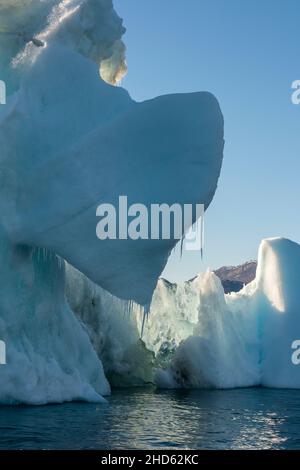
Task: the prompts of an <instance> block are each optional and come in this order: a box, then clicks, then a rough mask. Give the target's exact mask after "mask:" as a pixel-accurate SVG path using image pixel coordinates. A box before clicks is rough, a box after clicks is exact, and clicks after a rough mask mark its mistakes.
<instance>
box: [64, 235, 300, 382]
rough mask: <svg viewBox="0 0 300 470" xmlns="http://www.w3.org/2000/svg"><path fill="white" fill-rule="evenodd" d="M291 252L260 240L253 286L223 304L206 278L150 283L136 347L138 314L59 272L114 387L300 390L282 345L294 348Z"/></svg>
mask: <svg viewBox="0 0 300 470" xmlns="http://www.w3.org/2000/svg"><path fill="white" fill-rule="evenodd" d="M299 281H300V246H299V245H298V244H296V243H294V242H292V241H290V240H286V239H283V238H274V239H267V240H264V241H262V243H261V245H260V248H259V256H258V269H257V275H256V279H255V280H254V281H253V282H252V283H251V284H248V285H247V286H246V287H244V289H243V290H242V291H240V292H238V293H232V294H227V295H224V290H223V288H222V285H221V282H220V280H219V278H218V277H217V276H215V274H214V273H212V272H209V271H208V272H206V273H203V274H200V275H199V276H197V277H196V278H195V279H194V280H192V281H188V282H185V283H182V284H171V283H169V282H168V281H166V280H164V279H160V280H159V281H158V284H157V287H156V289H155V292H154V295H153V300H152V303H151V308H150V314H149V316H148V319H147V321H146V323H145V325H144V331H143V337H142V341H141V337H140V331H141V326H142V318H143V317H142V315H141V310H140V308H139V307H138V306H137V305H135V304H132V305H130V306H128V304H127V303H126V302H122V301H120V300H118V299H116V298H115V297H113V296H111V295H109V294H108V293H106V292H105V291H103V290H102V289H101V288H99V287H97V286H95V285H93V284H92V283H91V282H90V281H88V280H87V279H86V278H85V277H84V276H83V275H82V274H80V273H78V272H76V271H74V269H73V268H71V267H69V268H68V270H67V297H68V299H69V302H70V305H71V306H72V308H73V309H74V310H75V312H76V314H77V315H78V316H79V317H80V319H81V321H83V323H84V324H86V325H87V329H88V333H89V335H90V337H91V338H92V342H93V344H94V346H95V349H96V351H97V353H98V355H99V357H100V358H101V360H102V362H103V365H104V368H105V372H106V374H108V375H109V377H111V378H112V380H113V384H114V385H137V384H139V385H142V384H144V383H146V382H155V383H156V384H157V386H158V387H161V388H189V387H194V388H222V389H223V388H235V387H248V386H260V385H262V386H268V387H282V388H300V372H299V370H300V369H299V367H300V366H297V365H295V364H293V362H292V354H293V353H294V349H293V348H292V343H293V342H294V341H295V340H298V339H300V336H299V331H300V311H299V305H300V298H299V288H298V286H299Z"/></svg>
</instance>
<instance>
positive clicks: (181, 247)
mask: <svg viewBox="0 0 300 470" xmlns="http://www.w3.org/2000/svg"><path fill="white" fill-rule="evenodd" d="M184 240H185V237H184V234H183V235H182V237H181V242H180V258H182V251H183V242H184Z"/></svg>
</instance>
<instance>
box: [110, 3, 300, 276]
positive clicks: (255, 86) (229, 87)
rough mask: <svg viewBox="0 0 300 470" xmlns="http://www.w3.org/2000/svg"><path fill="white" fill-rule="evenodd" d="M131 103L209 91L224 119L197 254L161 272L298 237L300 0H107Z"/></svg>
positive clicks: (246, 254)
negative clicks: (123, 51)
mask: <svg viewBox="0 0 300 470" xmlns="http://www.w3.org/2000/svg"><path fill="white" fill-rule="evenodd" d="M114 5H115V8H116V10H117V12H118V14H119V16H121V17H122V18H123V19H124V24H125V26H126V28H127V32H126V34H125V36H124V41H125V43H126V46H127V62H128V75H127V77H126V78H125V79H124V81H123V83H122V86H124V87H125V88H127V89H128V91H129V92H130V94H131V96H132V97H133V98H134V99H136V100H138V101H141V100H144V99H149V98H152V97H154V96H157V95H161V94H166V93H175V92H191V91H204V90H205V91H210V92H212V93H214V95H215V96H216V97H217V98H218V100H219V103H220V105H221V109H222V111H223V115H224V119H225V140H226V143H225V154H224V163H223V168H222V174H221V178H220V180H219V186H218V189H217V192H216V195H215V198H214V201H213V202H212V204H211V206H210V207H209V209H208V210H207V213H206V216H205V250H204V259H203V261H201V259H200V254H198V253H195V252H188V253H185V254H184V256H183V259H182V260H180V259H179V255H178V254H177V255H176V254H175V255H174V256H172V257H171V258H170V260H169V263H168V266H167V268H166V270H165V272H164V276H166V277H167V278H168V279H170V280H184V279H188V278H191V277H192V276H194V275H195V274H197V273H198V272H200V271H203V270H205V269H206V268H207V267H211V268H217V267H219V266H221V265H235V264H240V263H241V262H244V261H246V260H249V259H253V258H256V257H257V249H258V246H259V242H260V240H261V239H262V238H265V237H270V236H284V237H288V238H291V239H293V240H294V241H297V242H300V216H299V200H300V184H299V181H300V132H299V131H300V105H298V106H296V105H293V104H292V102H291V94H292V90H291V84H292V82H293V81H294V80H297V79H298V80H300V2H299V0H285V1H283V0H251V1H250V0H248V1H247V0H243V1H242V0H240V1H238V0H185V1H183V0H114Z"/></svg>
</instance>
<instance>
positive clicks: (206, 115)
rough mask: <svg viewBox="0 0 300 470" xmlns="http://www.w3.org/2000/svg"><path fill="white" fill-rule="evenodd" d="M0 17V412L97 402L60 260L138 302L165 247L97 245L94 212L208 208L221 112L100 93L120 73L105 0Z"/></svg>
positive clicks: (14, 10) (118, 38) (21, 6)
mask: <svg viewBox="0 0 300 470" xmlns="http://www.w3.org/2000/svg"><path fill="white" fill-rule="evenodd" d="M0 18H1V19H0V79H2V80H5V81H6V84H7V92H8V96H7V104H6V105H5V106H1V107H0V149H1V153H0V217H1V220H0V222H1V231H0V258H1V266H0V338H1V340H4V341H5V342H6V346H7V365H5V366H1V367H0V384H1V386H0V403H20V402H21V403H48V402H57V401H65V400H72V399H82V400H101V396H102V395H105V394H107V393H109V386H108V383H107V381H106V379H105V377H104V374H103V369H102V365H101V362H100V360H99V359H98V357H97V355H96V354H95V349H94V347H93V346H92V344H91V342H90V340H89V338H88V335H87V331H86V330H85V329H84V328H83V327H82V325H81V324H80V322H79V321H78V320H77V319H76V317H75V316H74V315H73V314H72V311H71V310H70V308H69V306H68V305H67V303H66V301H65V297H64V288H65V287H64V261H62V260H67V261H68V262H69V263H70V265H72V266H74V267H75V268H77V269H78V270H79V271H81V272H82V273H83V274H84V275H86V276H87V277H88V278H89V279H91V280H92V281H94V282H95V283H96V284H97V285H99V286H101V287H102V288H105V289H106V290H108V291H109V292H111V293H112V294H114V295H116V296H118V297H120V298H123V299H129V300H130V299H131V300H134V301H136V302H138V303H139V304H141V305H145V304H149V302H150V300H151V298H152V294H153V291H154V289H155V286H156V282H157V279H158V277H159V275H160V273H161V272H162V270H163V268H164V266H165V264H166V262H167V259H168V256H169V254H170V251H171V250H172V248H173V246H174V244H175V240H137V241H132V240H105V241H99V239H98V238H97V237H96V223H97V219H96V207H97V206H98V205H99V204H101V203H102V202H104V203H112V204H116V202H117V199H118V196H119V195H122V194H125V195H127V196H128V200H129V201H130V203H136V202H138V203H143V204H145V205H146V206H149V205H150V204H151V203H161V202H164V203H167V204H172V203H174V202H176V203H180V204H185V203H203V204H205V206H206V207H208V205H209V203H210V202H211V200H212V198H213V195H214V192H215V190H216V186H217V181H218V177H219V173H220V169H221V164H222V155H223V118H222V114H221V111H220V108H219V105H218V102H217V100H216V99H215V98H214V97H213V96H212V95H211V94H209V93H193V94H179V95H170V96H162V97H158V98H155V99H152V100H149V101H146V102H142V103H136V102H135V101H133V100H132V99H131V98H130V96H129V94H128V93H127V92H126V91H125V90H124V89H122V88H120V87H113V86H112V85H111V84H115V83H116V82H117V81H118V80H119V79H120V78H121V77H122V75H123V74H124V72H125V70H126V63H125V55H124V52H125V48H124V45H123V43H122V35H123V33H124V27H123V25H122V21H121V20H120V18H119V17H118V16H117V14H116V12H115V11H114V9H113V5H112V2H111V0H62V1H58V0H8V1H1V0H0ZM107 82H109V83H111V84H109V83H107ZM74 288H75V290H76V287H74ZM112 318H113V317H112ZM140 346H141V348H142V349H143V348H144V347H143V345H140ZM112 349H113V348H111V351H112ZM144 352H145V351H144V349H143V353H144ZM109 354H110V353H109ZM114 354H117V353H116V352H115V353H114ZM145 354H146V355H147V356H149V353H147V351H146V352H145ZM150 355H151V357H152V354H150ZM103 360H104V359H103ZM121 362H122V361H121ZM122 367H123V363H121V365H120V370H121V369H122ZM118 373H120V371H119V372H118ZM112 374H115V371H112Z"/></svg>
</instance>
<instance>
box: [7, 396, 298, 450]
mask: <svg viewBox="0 0 300 470" xmlns="http://www.w3.org/2000/svg"><path fill="white" fill-rule="evenodd" d="M0 449H300V390H270V389H262V388H253V389H239V390H227V391H200V390H197V391H196V390H194V391H193V390H191V391H155V390H153V389H151V388H150V389H141V388H139V389H122V390H114V391H113V394H112V396H111V397H109V398H108V401H107V404H105V405H96V404H87V403H69V404H64V405H50V406H40V407H23V406H19V407H1V408H0Z"/></svg>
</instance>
